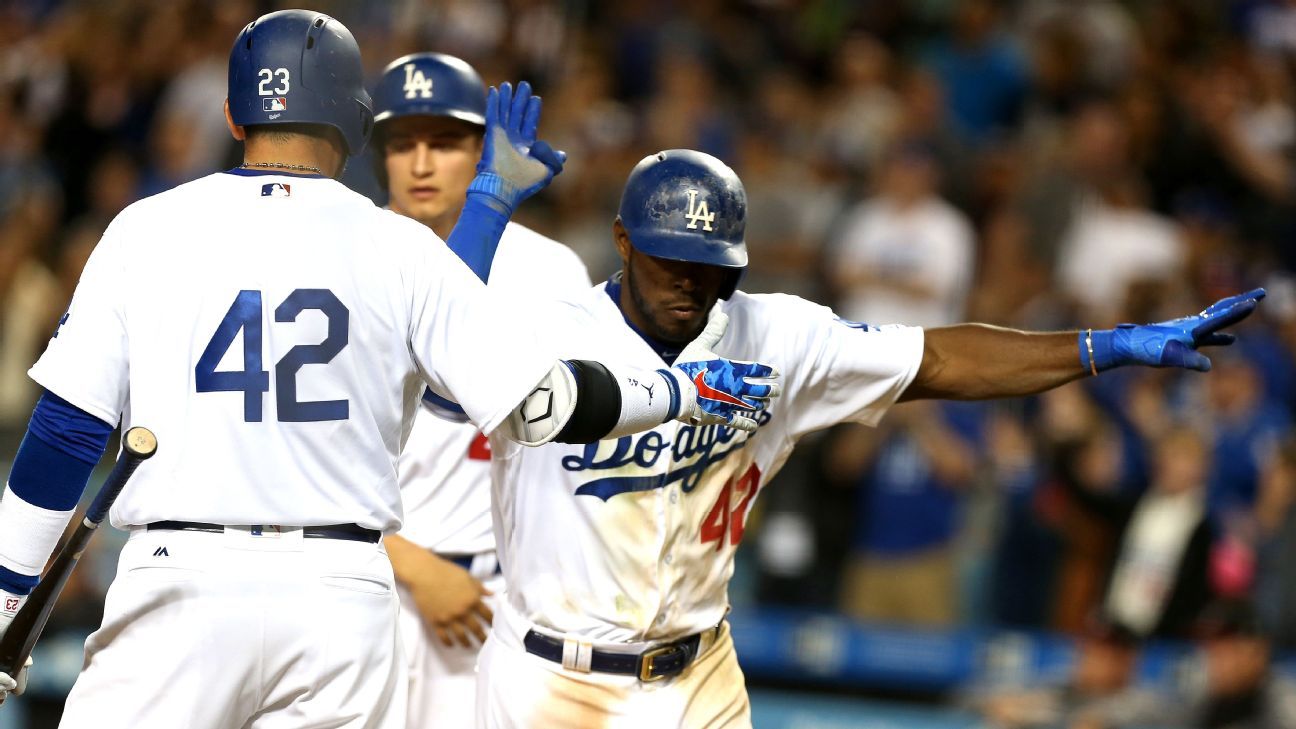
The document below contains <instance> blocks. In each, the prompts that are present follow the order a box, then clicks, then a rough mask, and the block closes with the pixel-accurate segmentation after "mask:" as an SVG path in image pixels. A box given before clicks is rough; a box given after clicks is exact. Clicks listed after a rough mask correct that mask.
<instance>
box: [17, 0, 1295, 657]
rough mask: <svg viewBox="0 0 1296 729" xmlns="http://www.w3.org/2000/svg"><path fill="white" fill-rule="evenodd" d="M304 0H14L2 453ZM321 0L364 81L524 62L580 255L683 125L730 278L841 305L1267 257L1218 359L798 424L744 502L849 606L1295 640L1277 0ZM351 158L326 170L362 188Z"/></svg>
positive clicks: (1078, 282) (1059, 324) (1044, 289)
mask: <svg viewBox="0 0 1296 729" xmlns="http://www.w3.org/2000/svg"><path fill="white" fill-rule="evenodd" d="M294 4H300V3H288V4H284V3H271V2H255V1H253V0H167V1H162V0H0V432H3V433H4V434H5V437H6V439H5V441H4V444H3V445H4V447H5V448H7V449H8V452H12V449H13V448H14V447H15V446H16V444H17V437H18V435H19V434H21V432H22V429H23V428H24V427H25V425H26V418H27V416H28V414H29V413H30V407H31V405H32V404H33V402H34V400H35V397H36V395H37V393H36V392H35V391H34V390H33V386H32V384H31V382H30V381H29V380H28V379H27V378H26V376H25V371H26V368H27V367H28V366H29V365H30V363H31V362H33V361H34V360H35V358H36V356H37V355H38V354H39V352H40V351H41V349H42V348H43V347H44V345H45V342H46V340H47V338H48V336H49V334H50V332H52V331H53V329H54V325H55V323H56V322H57V320H58V318H59V316H60V315H61V313H62V312H63V311H64V309H65V307H66V304H67V301H68V298H69V296H70V293H71V291H72V289H73V287H74V285H75V283H76V280H77V277H78V276H79V273H80V270H81V267H82V266H83V265H84V263H85V260H86V257H87V256H88V255H89V252H90V251H91V250H92V249H93V247H94V245H95V243H96V241H97V240H98V238H99V236H100V234H101V233H102V231H103V229H104V227H105V226H106V224H107V223H108V222H109V221H110V220H111V219H112V217H113V216H114V215H115V214H116V213H118V212H119V211H120V210H121V209H122V208H123V207H124V206H126V205H128V204H130V203H131V202H132V201H134V200H137V199H139V198H141V197H143V196H147V195H150V194H153V193H156V192H159V191H161V190H164V189H167V188H169V187H171V186H174V185H176V184H179V183H182V182H185V181H187V180H190V179H194V178H196V177H198V176H201V175H204V174H207V173H210V172H212V171H216V170H219V169H225V168H229V167H232V166H234V165H235V164H237V162H238V157H237V154H238V152H237V148H236V147H235V145H234V143H233V141H232V140H231V139H230V137H229V134H228V132H227V131H226V129H225V124H224V119H223V116H222V113H221V102H222V100H223V98H224V94H225V79H226V58H227V54H228V51H229V44H230V42H231V39H232V38H233V37H234V36H235V34H236V33H237V32H238V30H239V29H240V28H241V27H242V26H243V25H244V24H246V23H247V22H248V21H249V20H250V19H252V18H255V17H256V16H257V15H259V14H260V13H262V12H265V11H268V10H272V9H277V8H279V7H285V6H291V5H294ZM311 6H312V8H313V9H318V10H322V11H325V12H329V13H331V14H333V15H334V16H335V17H337V18H339V19H340V20H342V21H343V22H344V23H345V24H346V25H347V26H348V27H349V28H351V30H352V31H353V32H354V33H355V35H356V37H357V39H358V40H359V42H360V45H361V48H362V50H363V52H364V54H365V63H366V68H367V69H368V71H369V72H370V74H371V75H373V76H374V77H376V76H377V74H378V72H379V71H380V70H381V69H382V68H383V66H384V65H386V63H387V62H388V61H390V60H392V59H394V58H396V57H397V56H400V55H403V54H405V53H409V52H414V51H422V50H437V51H443V52H448V53H452V54H455V55H458V56H461V57H463V58H465V59H466V60H468V61H469V62H471V63H472V64H474V65H475V66H476V67H477V68H478V69H479V70H480V71H481V72H482V75H483V76H484V77H485V78H486V80H487V82H488V83H498V82H500V81H503V80H509V79H513V80H516V79H522V78H525V79H528V80H530V81H532V83H533V84H534V85H535V86H536V88H537V89H538V90H539V92H540V93H541V94H542V95H543V97H544V100H545V106H544V118H543V120H542V125H541V130H542V135H543V136H544V137H545V138H546V139H548V140H550V141H552V142H553V143H554V146H555V147H557V148H560V149H565V150H566V151H567V152H568V153H569V154H570V161H569V163H568V165H567V168H566V170H565V171H564V172H563V174H562V175H561V176H560V177H559V178H557V179H556V181H555V183H554V184H553V185H552V187H551V188H550V189H549V190H547V191H545V192H544V193H542V194H541V195H540V196H539V197H538V198H536V199H535V200H534V201H531V202H528V203H527V204H526V205H525V206H524V207H523V210H522V211H520V213H519V216H518V217H519V218H520V219H521V220H522V221H523V222H526V223H527V224H529V225H531V226H532V227H534V228H536V229H538V230H540V231H541V232H544V233H546V234H548V235H550V236H552V237H554V238H555V239H557V240H559V241H562V242H564V243H566V244H567V245H569V246H571V247H572V248H573V249H574V250H576V251H577V252H578V253H579V254H580V255H581V256H582V257H583V258H584V259H585V261H586V263H587V265H589V267H590V270H591V273H592V274H593V275H595V276H596V277H597V276H603V275H607V274H609V273H611V272H612V271H613V270H614V269H615V268H616V265H617V261H616V257H615V252H614V249H613V247H612V245H611V238H610V226H611V222H612V219H613V217H614V215H615V210H616V206H617V203H618V200H619V194H620V189H621V184H622V182H623V181H624V178H625V175H626V174H627V173H628V171H629V170H630V168H631V167H632V166H633V164H634V163H635V162H636V161H638V160H639V159H640V158H641V157H643V156H644V155H645V154H648V153H650V152H652V151H655V150H658V149H663V148H673V147H690V148H696V149H701V150H704V151H707V152H710V153H712V154H714V155H716V156H719V157H720V158H722V159H724V160H725V161H727V162H729V163H730V164H731V165H732V166H733V167H734V168H735V169H736V170H737V171H738V173H739V175H740V177H741V178H742V179H743V181H744V183H745V185H746V188H747V194H748V199H749V220H748V226H747V242H748V246H749V248H750V254H751V265H750V268H749V270H748V271H747V274H746V277H745V279H744V281H743V284H742V288H744V289H745V290H747V291H751V292H774V291H778V292H787V293H794V294H798V295H801V296H804V297H807V298H811V299H814V300H817V301H820V302H823V303H826V304H830V305H832V306H834V307H835V308H836V309H837V311H838V313H839V314H840V315H841V316H842V317H844V318H846V319H850V320H855V321H862V322H868V323H870V324H886V323H905V324H914V325H922V326H940V325H943V324H950V323H954V322H960V321H968V320H974V321H982V322H987V323H991V324H999V325H1004V326H1015V327H1024V328H1031V329H1061V328H1076V327H1083V328H1088V327H1094V328H1099V327H1110V326H1113V325H1115V324H1116V323H1118V322H1123V321H1132V322H1145V321H1154V320H1159V319H1163V318H1169V317H1173V316H1179V315H1183V314H1186V313H1188V312H1192V311H1196V310H1199V309H1201V308H1202V307H1203V306H1205V305H1206V304H1208V303H1210V302H1212V301H1214V300H1215V299H1217V298H1219V297H1221V296H1224V295H1227V294H1231V293H1237V292H1240V291H1244V290H1247V289H1250V288H1253V287H1255V286H1260V285H1263V286H1266V287H1267V288H1268V291H1269V296H1268V298H1267V299H1266V300H1265V301H1264V302H1263V304H1262V306H1261V307H1260V311H1259V314H1258V315H1257V316H1255V317H1252V319H1251V320H1249V321H1248V322H1246V323H1245V324H1244V325H1243V326H1241V327H1239V328H1238V335H1239V342H1238V344H1237V345H1236V346H1234V347H1232V348H1230V349H1227V350H1216V351H1214V352H1213V353H1212V357H1213V359H1214V370H1213V371H1212V372H1211V373H1210V374H1209V375H1200V374H1197V373H1183V372H1169V371H1160V370H1141V369H1140V370H1135V369H1130V370H1118V371H1114V372H1111V373H1109V374H1104V375H1103V376H1102V377H1099V378H1095V379H1092V380H1087V381H1084V382H1081V383H1077V384H1074V385H1071V386H1068V387H1066V388H1063V389H1060V390H1058V391H1055V392H1052V393H1049V394H1047V395H1045V396H1041V397H1036V398H1030V399H1027V400H1018V401H1010V402H1003V403H995V404H981V403H912V404H906V405H903V406H900V407H898V408H896V409H895V410H894V411H893V413H892V415H890V416H888V417H887V418H886V419H885V421H884V422H883V424H882V425H881V427H879V428H877V429H875V430H868V429H863V428H839V429H836V430H834V431H831V432H829V433H826V434H822V435H820V436H818V437H815V438H814V439H812V440H811V441H810V442H809V443H807V444H806V446H805V447H803V448H802V449H801V450H800V451H799V453H798V455H797V456H795V457H794V459H793V461H792V463H791V464H790V465H789V467H788V468H787V470H786V471H785V473H784V475H782V476H781V477H780V478H779V479H777V480H776V483H775V484H774V485H773V487H772V488H770V489H769V490H768V492H767V493H766V494H765V495H764V496H763V497H762V501H763V502H764V503H762V504H760V505H759V510H758V512H757V513H756V515H755V516H754V522H753V529H752V531H751V532H750V533H751V534H752V536H751V537H749V540H750V541H752V542H754V544H752V545H749V546H748V548H747V550H746V559H747V560H748V561H749V562H750V563H751V564H752V565H754V566H753V567H752V570H753V572H754V573H755V574H756V576H757V577H756V579H755V581H754V584H755V589H754V590H753V593H754V599H756V600H757V601H759V602H761V603H780V604H799V605H805V606H809V607H817V608H823V607H831V608H837V609H840V610H842V611H844V612H845V613H846V614H848V615H851V616H855V617H858V618H860V619H861V620H872V621H880V622H885V623H900V624H912V625H920V626H925V627H931V628H942V627H948V626H951V625H987V626H1008V627H1015V628H1026V629H1042V630H1058V631H1065V632H1070V633H1073V634H1076V635H1081V636H1093V635H1102V636H1110V635H1113V634H1119V635H1121V636H1124V637H1125V638H1124V639H1123V640H1125V641H1126V642H1128V643H1129V644H1130V645H1137V644H1138V643H1139V642H1141V641H1143V640H1144V639H1147V638H1172V639H1180V640H1194V639H1200V637H1201V636H1202V635H1203V630H1204V628H1203V625H1207V624H1208V623H1209V616H1211V615H1212V614H1218V613H1219V611H1221V610H1225V611H1226V612H1228V611H1231V612H1228V614H1230V615H1234V616H1235V618H1234V619H1233V620H1232V622H1231V623H1230V624H1231V625H1235V626H1236V625H1241V624H1245V625H1246V626H1248V627H1247V630H1246V634H1247V635H1248V636H1251V637H1254V638H1256V639H1257V640H1262V641H1264V645H1265V646H1266V650H1268V648H1269V647H1270V646H1273V647H1276V648H1278V649H1284V650H1285V649H1293V648H1296V440H1293V437H1294V436H1293V427H1292V417H1293V413H1294V410H1293V408H1296V366H1294V365H1296V278H1293V271H1296V164H1294V162H1293V160H1294V159H1296V157H1294V156H1293V155H1294V153H1296V106H1294V103H1296V101H1294V99H1296V2H1293V1H1292V0H1162V1H1157V2H1153V1H1148V2H1118V1H1116V0H1016V1H1004V2H992V1H991V0H921V1H914V2H892V1H890V0H859V1H858V2H846V1H844V0H690V1H689V2H679V1H678V0H620V1H618V2H615V3H613V2H606V3H605V2H591V1H589V0H584V1H582V0H392V2H389V3H364V2H359V1H358V0H356V1H347V0H316V1H315V2H313V3H311ZM370 170H371V164H370V163H369V161H368V160H366V159H358V160H353V161H352V163H351V165H350V167H349V169H348V172H347V175H346V177H345V181H346V182H347V183H348V184H350V185H352V186H353V187H355V188H356V189H358V190H360V191H362V192H364V193H366V194H369V195H371V196H372V197H374V198H375V200H376V201H377V202H379V203H381V202H383V199H382V193H381V191H380V190H379V188H378V187H377V185H376V184H375V182H374V180H373V178H372V174H371V172H370ZM183 234H184V231H183V230H177V231H176V235H183ZM210 255H213V256H219V255H221V252H220V251H211V252H210ZM194 266H195V270H196V271H197V269H199V268H200V266H201V262H200V261H195V262H194ZM1221 606H1223V607H1221ZM1239 611H1240V613H1243V614H1245V615H1246V616H1249V617H1247V619H1246V620H1241V619H1239V618H1236V616H1237V615H1238V614H1239ZM1204 621H1205V622H1204ZM1217 622H1218V621H1217ZM1094 626H1100V627H1097V628H1095V627H1094ZM1230 634H1236V631H1234V632H1233V633H1230ZM1122 645H1124V643H1122Z"/></svg>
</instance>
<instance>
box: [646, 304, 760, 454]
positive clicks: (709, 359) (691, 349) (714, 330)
mask: <svg viewBox="0 0 1296 729" xmlns="http://www.w3.org/2000/svg"><path fill="white" fill-rule="evenodd" d="M728 327H729V316H728V315H727V314H725V313H724V312H722V311H720V309H719V307H715V308H713V309H711V312H710V313H709V314H708V315H707V325H706V328H705V329H703V330H702V333H701V334H699V335H698V336H697V338H696V339H694V340H693V341H692V342H690V343H689V345H688V346H687V347H685V348H684V351H683V352H680V355H679V357H678V358H677V359H676V360H675V365H674V366H673V367H672V368H671V371H670V374H671V375H672V376H674V377H675V379H676V381H677V382H679V383H680V400H681V404H682V407H681V410H680V414H679V416H678V417H676V420H682V421H684V422H686V423H692V424H694V425H728V426H729V427H731V428H737V429H738V430H745V431H748V432H752V431H754V430H756V426H757V422H756V418H755V415H756V412H757V411H759V410H764V409H765V408H767V407H769V403H770V401H771V400H772V399H774V398H776V397H778V396H779V392H780V387H779V384H778V382H777V381H776V380H777V379H778V376H779V374H778V371H777V370H775V369H774V368H773V367H771V366H769V365H765V364H759V363H756V362H740V361H736V360H730V359H724V358H722V357H719V356H718V355H716V353H715V352H713V351H711V348H712V347H714V346H715V345H716V343H717V342H719V341H720V339H721V337H723V336H724V333H725V329H727V328H728Z"/></svg>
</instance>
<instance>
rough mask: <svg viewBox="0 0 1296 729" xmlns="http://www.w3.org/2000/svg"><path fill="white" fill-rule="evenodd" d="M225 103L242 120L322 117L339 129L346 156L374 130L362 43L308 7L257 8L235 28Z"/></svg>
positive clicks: (319, 121)
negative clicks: (244, 24)
mask: <svg viewBox="0 0 1296 729" xmlns="http://www.w3.org/2000/svg"><path fill="white" fill-rule="evenodd" d="M229 107H230V116H231V117H233V119H234V123H235V124H238V125H241V126H256V125H261V124H287V123H297V124H327V125H328V126H331V127H333V128H335V129H337V130H338V131H339V132H341V133H342V138H343V139H344V140H345V141H346V147H347V153H348V154H351V155H356V154H359V153H360V152H361V150H363V149H364V146H365V142H367V141H368V140H369V134H370V132H371V131H373V106H372V102H371V100H370V99H369V92H367V91H365V87H364V67H363V66H362V64H361V62H360V47H359V46H357V45H356V41H355V38H354V37H353V36H352V35H351V31H349V30H347V29H346V26H344V25H342V24H341V23H339V22H338V21H336V20H334V19H333V18H330V17H329V16H327V15H325V14H323V13H316V12H313V11H310V10H280V11H278V12H275V13H269V14H268V15H262V16H261V17H260V18H257V19H256V20H254V21H252V22H251V23H248V25H247V27H246V28H244V29H243V30H242V32H240V33H239V34H238V37H237V38H235V39H234V48H233V49H232V50H231V51H230V61H229Z"/></svg>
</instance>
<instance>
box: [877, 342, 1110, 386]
mask: <svg viewBox="0 0 1296 729" xmlns="http://www.w3.org/2000/svg"><path fill="white" fill-rule="evenodd" d="M923 336H924V339H923V357H922V364H921V365H919V367H918V374H917V375H916V376H915V377H914V380H913V382H912V383H911V384H910V385H909V388H908V389H907V390H905V392H904V394H903V395H901V396H900V399H901V400H921V399H925V398H940V399H950V400H986V399H990V398H995V397H1014V396H1019V395H1033V394H1035V393H1037V392H1043V391H1044V390H1049V389H1052V388H1054V387H1058V386H1059V385H1064V384H1066V383H1068V382H1070V381H1072V380H1078V379H1080V378H1081V377H1084V376H1086V375H1088V374H1089V372H1088V371H1087V370H1085V369H1083V367H1082V366H1081V364H1080V358H1079V357H1078V356H1076V334H1075V332H1022V331H1017V330H1015V329H1004V328H1002V327H994V326H989V325H986V324H959V325H957V326H950V327H937V328H935V329H928V330H927V331H926V332H924V335H923Z"/></svg>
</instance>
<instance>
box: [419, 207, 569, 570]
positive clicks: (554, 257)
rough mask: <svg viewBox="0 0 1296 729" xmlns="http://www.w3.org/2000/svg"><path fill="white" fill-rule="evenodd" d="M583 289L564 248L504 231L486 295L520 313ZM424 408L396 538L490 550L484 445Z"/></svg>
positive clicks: (448, 548) (453, 549)
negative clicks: (505, 300) (514, 302)
mask: <svg viewBox="0 0 1296 729" xmlns="http://www.w3.org/2000/svg"><path fill="white" fill-rule="evenodd" d="M589 285H590V280H589V272H588V271H586V270H585V264H584V263H582V262H581V260H580V257H578V256H577V255H576V254H575V253H573V252H572V250H571V249H570V248H568V247H567V246H564V245H562V244H561V243H558V242H556V241H553V240H550V239H549V238H546V237H545V236H543V235H540V234H539V233H536V232H535V231H533V230H531V229H530V228H527V227H525V226H523V225H519V224H517V223H509V224H508V226H507V227H505V228H504V234H503V236H501V237H500V243H499V249H498V250H497V251H496V254H495V259H494V263H493V264H492V265H491V272H490V279H489V281H488V282H487V288H489V289H490V290H492V291H498V292H499V293H500V294H502V295H506V296H509V297H512V298H515V299H519V300H520V301H519V302H518V305H520V306H525V305H526V303H528V302H531V301H535V300H537V299H557V298H561V297H562V296H564V295H566V296H571V295H573V294H576V295H579V294H580V293H583V292H584V291H585V290H586V289H588V288H589ZM427 400H433V398H428V399H427ZM427 400H425V401H424V406H422V407H420V408H419V412H418V414H417V415H416V416H415V417H414V427H413V429H412V430H411V431H410V435H409V439H408V440H407V441H406V442H405V450H404V451H402V452H401V457H400V485H401V496H402V498H403V499H404V502H405V523H404V524H403V525H402V526H401V532H400V534H401V536H402V537H405V538H406V539H408V540H410V541H411V542H414V543H415V544H417V545H419V546H421V547H426V548H428V549H431V550H433V551H436V552H441V553H443V554H476V553H479V552H485V551H489V550H491V549H494V548H495V536H494V535H493V534H492V533H491V517H490V444H489V441H488V440H487V439H486V437H485V436H484V435H482V433H481V431H480V430H478V429H477V428H476V427H475V426H473V425H472V424H470V423H457V422H451V421H449V420H446V419H444V418H443V417H439V416H438V415H437V414H436V412H435V410H436V406H435V404H434V403H429V402H428V401H427Z"/></svg>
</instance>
